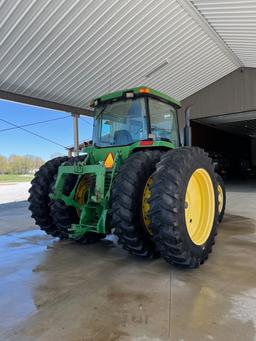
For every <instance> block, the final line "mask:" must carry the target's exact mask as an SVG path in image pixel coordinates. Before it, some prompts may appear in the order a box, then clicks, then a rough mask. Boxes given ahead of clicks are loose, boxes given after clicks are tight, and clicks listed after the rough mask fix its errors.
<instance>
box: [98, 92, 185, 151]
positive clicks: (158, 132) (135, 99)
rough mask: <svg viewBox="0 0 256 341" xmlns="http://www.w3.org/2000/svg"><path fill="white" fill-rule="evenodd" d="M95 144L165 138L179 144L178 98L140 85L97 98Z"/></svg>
mask: <svg viewBox="0 0 256 341" xmlns="http://www.w3.org/2000/svg"><path fill="white" fill-rule="evenodd" d="M92 106H93V107H94V108H95V123H94V136H93V142H94V146H95V147H117V146H127V145H131V144H133V143H135V142H137V141H142V140H151V141H166V142H172V144H174V146H179V145H180V141H179V130H178V122H177V109H178V108H180V104H179V102H177V101H175V100H174V99H172V98H171V97H169V96H166V95H164V94H162V93H161V92H159V91H156V90H153V89H151V88H146V87H139V88H133V89H128V90H123V91H121V92H115V93H111V94H107V95H104V96H102V97H100V98H96V99H95V100H93V102H92Z"/></svg>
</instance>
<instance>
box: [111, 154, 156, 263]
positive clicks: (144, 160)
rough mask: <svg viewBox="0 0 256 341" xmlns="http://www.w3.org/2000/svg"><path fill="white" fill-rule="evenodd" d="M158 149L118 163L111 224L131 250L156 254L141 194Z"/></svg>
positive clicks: (133, 252) (154, 165) (123, 244)
mask: <svg viewBox="0 0 256 341" xmlns="http://www.w3.org/2000/svg"><path fill="white" fill-rule="evenodd" d="M160 155H161V153H160V151H159V150H151V151H138V152H135V153H134V154H132V155H131V156H130V157H128V159H126V160H125V161H124V163H123V165H122V166H121V167H120V170H119V173H118V174H117V176H116V178H115V182H114V184H113V188H112V197H111V202H112V209H111V214H112V225H113V227H114V228H115V234H116V235H117V236H118V238H119V243H120V244H121V245H122V246H123V248H124V249H125V250H126V251H128V252H129V253H131V254H134V255H137V256H142V257H150V258H152V257H155V256H157V255H158V252H157V250H156V246H155V244H154V242H153V241H152V236H151V235H150V231H149V230H148V229H147V226H146V224H145V220H146V218H145V219H144V218H143V194H144V191H145V188H146V187H147V186H146V185H147V181H148V179H149V177H150V175H151V174H152V173H153V172H154V171H155V168H156V164H157V162H159V160H160Z"/></svg>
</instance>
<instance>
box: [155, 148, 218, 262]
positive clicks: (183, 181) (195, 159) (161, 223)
mask: <svg viewBox="0 0 256 341" xmlns="http://www.w3.org/2000/svg"><path fill="white" fill-rule="evenodd" d="M149 204H150V211H149V216H150V219H151V228H152V230H153V240H154V242H155V243H156V245H157V247H158V249H159V251H160V253H161V255H162V256H163V258H164V259H165V260H166V261H167V262H169V263H171V264H175V265H178V266H182V267H188V268H196V267H198V266H199V265H200V264H202V263H204V261H205V260H206V259H207V258H208V255H209V253H210V252H211V250H212V246H213V244H214V239H215V235H216V234H217V225H218V196H217V181H216V174H215V172H214V167H213V165H212V162H211V159H210V158H209V157H208V155H207V154H206V153H205V152H204V151H203V150H201V149H199V148H192V147H183V148H178V149H175V150H171V151H169V152H167V153H165V154H164V155H163V157H162V158H161V161H160V162H159V163H158V165H157V170H156V172H155V173H154V174H153V175H152V186H151V197H150V199H149Z"/></svg>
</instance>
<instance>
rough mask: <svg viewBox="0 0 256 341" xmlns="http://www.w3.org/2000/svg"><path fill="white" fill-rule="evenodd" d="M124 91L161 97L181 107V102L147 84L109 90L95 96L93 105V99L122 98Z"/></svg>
mask: <svg viewBox="0 0 256 341" xmlns="http://www.w3.org/2000/svg"><path fill="white" fill-rule="evenodd" d="M126 93H133V94H135V95H143V94H146V95H148V96H151V97H154V98H158V99H160V100H161V99H162V100H164V101H165V102H168V103H170V104H173V105H175V106H176V107H178V108H180V107H181V103H180V102H179V101H176V100H175V99H174V98H172V97H170V96H168V95H165V94H164V93H162V92H160V91H158V90H155V89H152V88H149V87H147V86H144V85H141V86H139V87H136V88H130V89H123V90H119V91H115V92H111V93H108V94H105V95H102V96H100V97H96V98H94V99H93V104H94V105H95V101H96V102H97V101H99V102H105V101H111V100H113V99H117V98H122V97H124V96H125V95H126Z"/></svg>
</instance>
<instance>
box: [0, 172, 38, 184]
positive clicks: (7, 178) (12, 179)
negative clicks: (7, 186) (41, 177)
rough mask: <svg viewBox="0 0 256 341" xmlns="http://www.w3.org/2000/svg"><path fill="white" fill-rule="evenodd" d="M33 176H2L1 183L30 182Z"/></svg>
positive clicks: (0, 176) (0, 177)
mask: <svg viewBox="0 0 256 341" xmlns="http://www.w3.org/2000/svg"><path fill="white" fill-rule="evenodd" d="M32 179H33V175H16V174H4V175H1V174H0V183H5V182H30V181H31V180H32Z"/></svg>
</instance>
